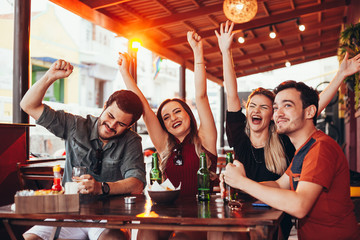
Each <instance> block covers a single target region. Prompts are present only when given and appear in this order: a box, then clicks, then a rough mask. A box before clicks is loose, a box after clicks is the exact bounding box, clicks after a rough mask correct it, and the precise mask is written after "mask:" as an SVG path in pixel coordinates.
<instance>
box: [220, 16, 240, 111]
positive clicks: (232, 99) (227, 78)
mask: <svg viewBox="0 0 360 240" xmlns="http://www.w3.org/2000/svg"><path fill="white" fill-rule="evenodd" d="M233 28H234V23H231V24H230V23H229V21H226V23H225V25H224V24H223V23H221V24H220V33H218V32H217V31H216V30H215V34H216V36H217V39H218V43H219V48H220V51H221V54H222V60H223V72H224V82H225V89H226V96H227V109H228V111H230V112H237V111H239V110H240V109H241V102H240V99H239V96H238V93H237V82H236V75H235V70H234V63H233V59H232V54H231V43H232V41H233V38H234V33H232V30H233Z"/></svg>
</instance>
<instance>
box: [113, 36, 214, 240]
mask: <svg viewBox="0 0 360 240" xmlns="http://www.w3.org/2000/svg"><path fill="white" fill-rule="evenodd" d="M187 39H188V42H189V44H190V46H191V48H192V50H193V52H194V74H195V89H196V91H195V102H196V107H197V110H198V114H199V118H200V125H199V128H198V127H197V124H196V120H195V118H194V115H193V113H192V112H191V110H190V107H189V106H188V105H187V104H186V103H185V102H184V101H182V100H180V99H168V100H165V101H164V102H163V103H162V104H161V105H160V106H159V109H158V112H157V116H156V115H155V113H154V112H153V111H152V109H151V107H150V105H149V103H148V101H147V100H146V98H145V97H144V95H143V94H142V92H141V91H140V89H139V88H138V86H137V85H136V83H135V81H134V80H133V79H132V77H131V75H130V73H129V71H128V69H129V56H128V54H120V55H119V59H118V64H119V69H120V73H121V75H122V77H123V80H124V82H125V84H126V87H127V88H128V89H129V90H131V91H133V92H135V93H136V94H137V95H138V96H139V98H140V99H141V101H142V103H143V106H144V115H143V118H144V122H145V124H146V127H147V130H148V132H149V135H150V138H151V140H152V142H153V144H154V147H155V148H156V150H157V152H158V153H159V155H160V159H161V162H160V169H161V170H162V172H163V175H164V176H166V177H167V178H169V180H170V181H171V182H172V183H173V184H174V186H175V187H177V186H178V184H179V183H180V182H181V194H180V197H181V196H185V195H188V196H193V197H196V193H197V176H196V172H197V170H198V169H199V156H200V153H201V152H205V153H206V155H207V160H208V167H209V168H210V170H212V171H213V172H215V169H216V161H217V157H216V155H217V151H216V139H217V131H216V126H215V121H214V118H213V115H212V112H211V109H210V104H209V100H208V96H207V93H206V72H205V62H204V56H203V45H202V41H201V37H200V36H199V35H198V34H197V33H195V32H193V31H190V32H188V33H187ZM213 175H214V176H216V175H215V174H213ZM162 233H163V232H161V233H159V231H151V230H149V231H139V232H138V238H140V239H141V238H142V237H144V238H145V237H146V239H147V240H149V239H152V237H154V239H158V237H159V234H162ZM182 234H184V233H182ZM204 234H205V236H206V233H197V232H193V233H192V234H188V239H199V238H201V237H202V236H203V235H204ZM165 235H168V236H170V234H169V232H167V233H165ZM190 235H191V236H190ZM194 235H196V236H194Z"/></svg>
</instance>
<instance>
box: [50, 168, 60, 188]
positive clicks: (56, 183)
mask: <svg viewBox="0 0 360 240" xmlns="http://www.w3.org/2000/svg"><path fill="white" fill-rule="evenodd" d="M60 171H61V167H60V165H55V166H54V167H53V172H54V184H53V186H52V188H51V190H53V191H58V192H60V191H62V186H61V173H60Z"/></svg>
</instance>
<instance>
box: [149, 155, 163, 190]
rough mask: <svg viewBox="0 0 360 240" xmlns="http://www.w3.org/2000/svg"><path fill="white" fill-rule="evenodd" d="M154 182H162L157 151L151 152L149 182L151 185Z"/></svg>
mask: <svg viewBox="0 0 360 240" xmlns="http://www.w3.org/2000/svg"><path fill="white" fill-rule="evenodd" d="M154 182H158V183H159V184H161V183H162V174H161V171H160V169H159V161H158V157H157V153H153V154H152V169H151V170H150V184H151V185H153V183H154Z"/></svg>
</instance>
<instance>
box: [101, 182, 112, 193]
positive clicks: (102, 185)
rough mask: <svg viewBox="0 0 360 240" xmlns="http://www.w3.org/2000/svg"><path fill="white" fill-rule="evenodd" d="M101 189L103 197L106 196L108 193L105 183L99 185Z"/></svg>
mask: <svg viewBox="0 0 360 240" xmlns="http://www.w3.org/2000/svg"><path fill="white" fill-rule="evenodd" d="M101 189H102V193H103V195H108V194H109V193H110V187H109V184H107V183H106V182H102V183H101Z"/></svg>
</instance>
